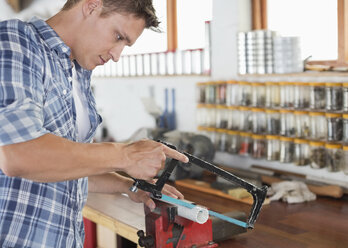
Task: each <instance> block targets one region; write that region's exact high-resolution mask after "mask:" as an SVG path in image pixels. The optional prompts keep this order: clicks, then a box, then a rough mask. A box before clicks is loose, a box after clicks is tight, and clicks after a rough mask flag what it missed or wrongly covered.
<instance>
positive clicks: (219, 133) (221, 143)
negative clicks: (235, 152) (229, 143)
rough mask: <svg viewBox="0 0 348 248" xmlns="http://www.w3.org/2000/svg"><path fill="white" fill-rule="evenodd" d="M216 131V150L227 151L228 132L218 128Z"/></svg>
mask: <svg viewBox="0 0 348 248" xmlns="http://www.w3.org/2000/svg"><path fill="white" fill-rule="evenodd" d="M215 131H216V133H215V149H216V151H220V152H225V151H226V138H227V137H226V136H227V134H226V132H225V130H224V129H220V128H218V129H216V130H215Z"/></svg>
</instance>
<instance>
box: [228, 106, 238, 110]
mask: <svg viewBox="0 0 348 248" xmlns="http://www.w3.org/2000/svg"><path fill="white" fill-rule="evenodd" d="M227 108H228V109H231V110H235V109H238V107H237V106H228V107H227Z"/></svg>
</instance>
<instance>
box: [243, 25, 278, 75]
mask: <svg viewBox="0 0 348 248" xmlns="http://www.w3.org/2000/svg"><path fill="white" fill-rule="evenodd" d="M273 36H274V32H272V31H270V30H256V31H250V32H239V33H238V65H239V73H240V74H246V73H248V74H265V73H273V41H272V39H273Z"/></svg>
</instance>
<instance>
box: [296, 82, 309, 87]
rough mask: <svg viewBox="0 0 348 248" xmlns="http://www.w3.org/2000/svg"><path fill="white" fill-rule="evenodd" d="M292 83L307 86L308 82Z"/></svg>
mask: <svg viewBox="0 0 348 248" xmlns="http://www.w3.org/2000/svg"><path fill="white" fill-rule="evenodd" d="M294 85H299V86H308V85H309V83H308V82H295V83H294Z"/></svg>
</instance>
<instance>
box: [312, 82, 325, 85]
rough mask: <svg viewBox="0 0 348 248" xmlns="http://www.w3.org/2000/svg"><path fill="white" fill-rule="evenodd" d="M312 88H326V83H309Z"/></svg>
mask: <svg viewBox="0 0 348 248" xmlns="http://www.w3.org/2000/svg"><path fill="white" fill-rule="evenodd" d="M309 85H310V86H325V83H324V82H321V83H319V82H314V83H309Z"/></svg>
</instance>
